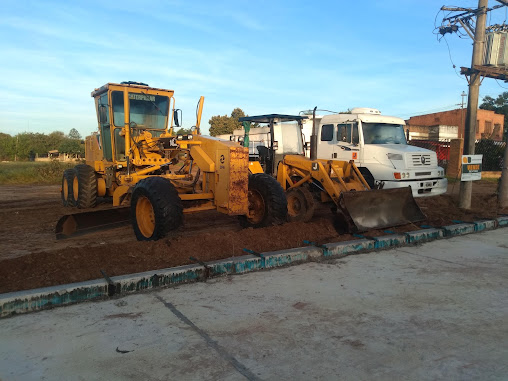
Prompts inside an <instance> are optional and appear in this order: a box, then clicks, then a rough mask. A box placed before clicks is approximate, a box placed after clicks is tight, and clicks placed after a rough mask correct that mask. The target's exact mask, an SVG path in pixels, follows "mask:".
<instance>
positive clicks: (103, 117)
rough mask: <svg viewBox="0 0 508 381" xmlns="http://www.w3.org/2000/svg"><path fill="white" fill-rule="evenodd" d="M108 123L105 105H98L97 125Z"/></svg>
mask: <svg viewBox="0 0 508 381" xmlns="http://www.w3.org/2000/svg"><path fill="white" fill-rule="evenodd" d="M107 122H108V109H107V108H106V106H105V105H99V123H100V124H104V123H107Z"/></svg>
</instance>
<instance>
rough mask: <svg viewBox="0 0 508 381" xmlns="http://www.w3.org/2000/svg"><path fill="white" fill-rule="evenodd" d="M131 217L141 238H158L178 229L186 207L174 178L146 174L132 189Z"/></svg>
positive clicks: (148, 239) (149, 239)
mask: <svg viewBox="0 0 508 381" xmlns="http://www.w3.org/2000/svg"><path fill="white" fill-rule="evenodd" d="M131 220H132V227H133V228H134V233H135V234H136V238H137V239H138V241H156V240H158V239H161V238H163V237H165V236H166V234H167V233H168V232H169V231H171V230H175V229H177V228H178V227H179V226H180V225H181V224H182V221H183V206H182V200H181V199H180V197H179V196H178V191H177V190H176V188H175V187H174V185H173V184H171V181H169V180H168V179H165V178H163V177H147V178H145V179H143V180H141V181H140V182H138V183H137V184H136V186H135V187H134V190H133V191H132V198H131Z"/></svg>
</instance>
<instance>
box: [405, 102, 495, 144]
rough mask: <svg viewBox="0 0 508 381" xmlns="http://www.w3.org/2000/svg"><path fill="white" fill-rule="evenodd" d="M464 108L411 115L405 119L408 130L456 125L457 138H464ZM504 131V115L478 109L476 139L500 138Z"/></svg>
mask: <svg viewBox="0 0 508 381" xmlns="http://www.w3.org/2000/svg"><path fill="white" fill-rule="evenodd" d="M465 122H466V109H456V110H450V111H443V112H436V113H433V114H426V115H417V116H412V117H411V118H409V120H406V124H407V125H408V127H407V128H409V131H410V132H411V131H412V130H414V131H415V132H416V131H420V132H421V131H422V127H428V128H429V130H431V129H432V128H434V129H435V128H436V127H439V126H458V136H456V137H458V138H464V125H465ZM503 131H504V115H501V114H496V113H495V112H494V111H490V110H480V109H478V114H477V120H476V139H493V140H502V139H503Z"/></svg>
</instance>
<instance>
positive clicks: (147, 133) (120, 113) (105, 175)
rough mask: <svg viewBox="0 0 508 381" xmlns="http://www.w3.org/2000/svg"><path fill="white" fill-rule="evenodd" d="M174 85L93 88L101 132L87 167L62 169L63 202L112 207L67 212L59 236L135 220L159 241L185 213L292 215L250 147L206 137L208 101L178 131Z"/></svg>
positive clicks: (255, 218)
mask: <svg viewBox="0 0 508 381" xmlns="http://www.w3.org/2000/svg"><path fill="white" fill-rule="evenodd" d="M173 94H174V92H173V91H172V90H164V89H159V88H154V87H149V86H148V85H146V84H144V83H138V82H122V83H119V84H117V83H108V84H106V85H104V86H102V87H100V88H98V89H95V90H94V91H93V92H92V94H91V95H92V97H93V98H94V99H95V105H96V111H97V119H98V127H99V131H98V132H97V133H94V134H93V135H91V136H88V137H86V141H85V159H86V164H79V165H76V166H75V167H74V168H72V169H68V170H66V171H65V172H64V173H63V177H62V187H61V197H62V202H63V204H64V206H69V207H77V208H79V209H88V208H94V207H95V206H96V204H97V199H98V198H103V199H107V198H110V199H112V202H113V206H114V207H115V208H110V209H106V210H96V211H88V212H82V213H74V214H70V215H66V216H63V217H62V218H61V219H60V220H59V221H58V223H57V227H56V235H57V238H64V237H67V236H70V235H74V234H81V233H84V232H87V231H90V230H97V229H101V228H105V227H106V226H113V225H117V224H124V223H126V222H127V221H131V222H132V226H133V228H134V232H135V234H136V237H137V239H138V240H157V239H160V238H162V237H164V236H165V235H166V234H167V233H168V232H169V231H170V230H174V229H176V228H178V227H179V226H180V225H181V224H182V221H183V213H192V212H198V211H204V210H217V211H219V212H222V213H225V214H228V215H237V216H240V223H241V224H242V225H243V226H253V227H263V226H269V225H272V224H279V223H282V222H284V221H285V220H286V214H287V202H286V198H285V196H284V191H283V189H282V187H281V186H280V185H279V184H278V183H277V181H276V180H275V179H273V178H272V177H270V176H267V175H266V174H256V175H249V170H248V165H249V159H248V150H247V148H244V147H242V146H241V145H239V144H237V143H234V142H228V141H224V140H220V139H216V138H213V137H206V136H202V135H201V134H200V122H201V113H202V110H203V101H204V98H203V97H201V98H200V101H199V103H198V106H197V110H196V126H194V127H193V128H192V133H190V134H187V135H177V134H175V131H174V127H179V126H180V123H179V120H181V116H182V113H181V110H179V109H176V108H175V99H174V97H173Z"/></svg>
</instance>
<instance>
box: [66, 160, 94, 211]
mask: <svg viewBox="0 0 508 381" xmlns="http://www.w3.org/2000/svg"><path fill="white" fill-rule="evenodd" d="M72 190H73V195H74V201H75V203H76V206H77V207H78V208H79V209H87V208H94V207H95V206H96V205H97V179H96V177H95V171H94V169H93V168H92V167H91V166H89V165H86V164H78V165H76V166H75V167H74V181H73V189H72Z"/></svg>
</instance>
